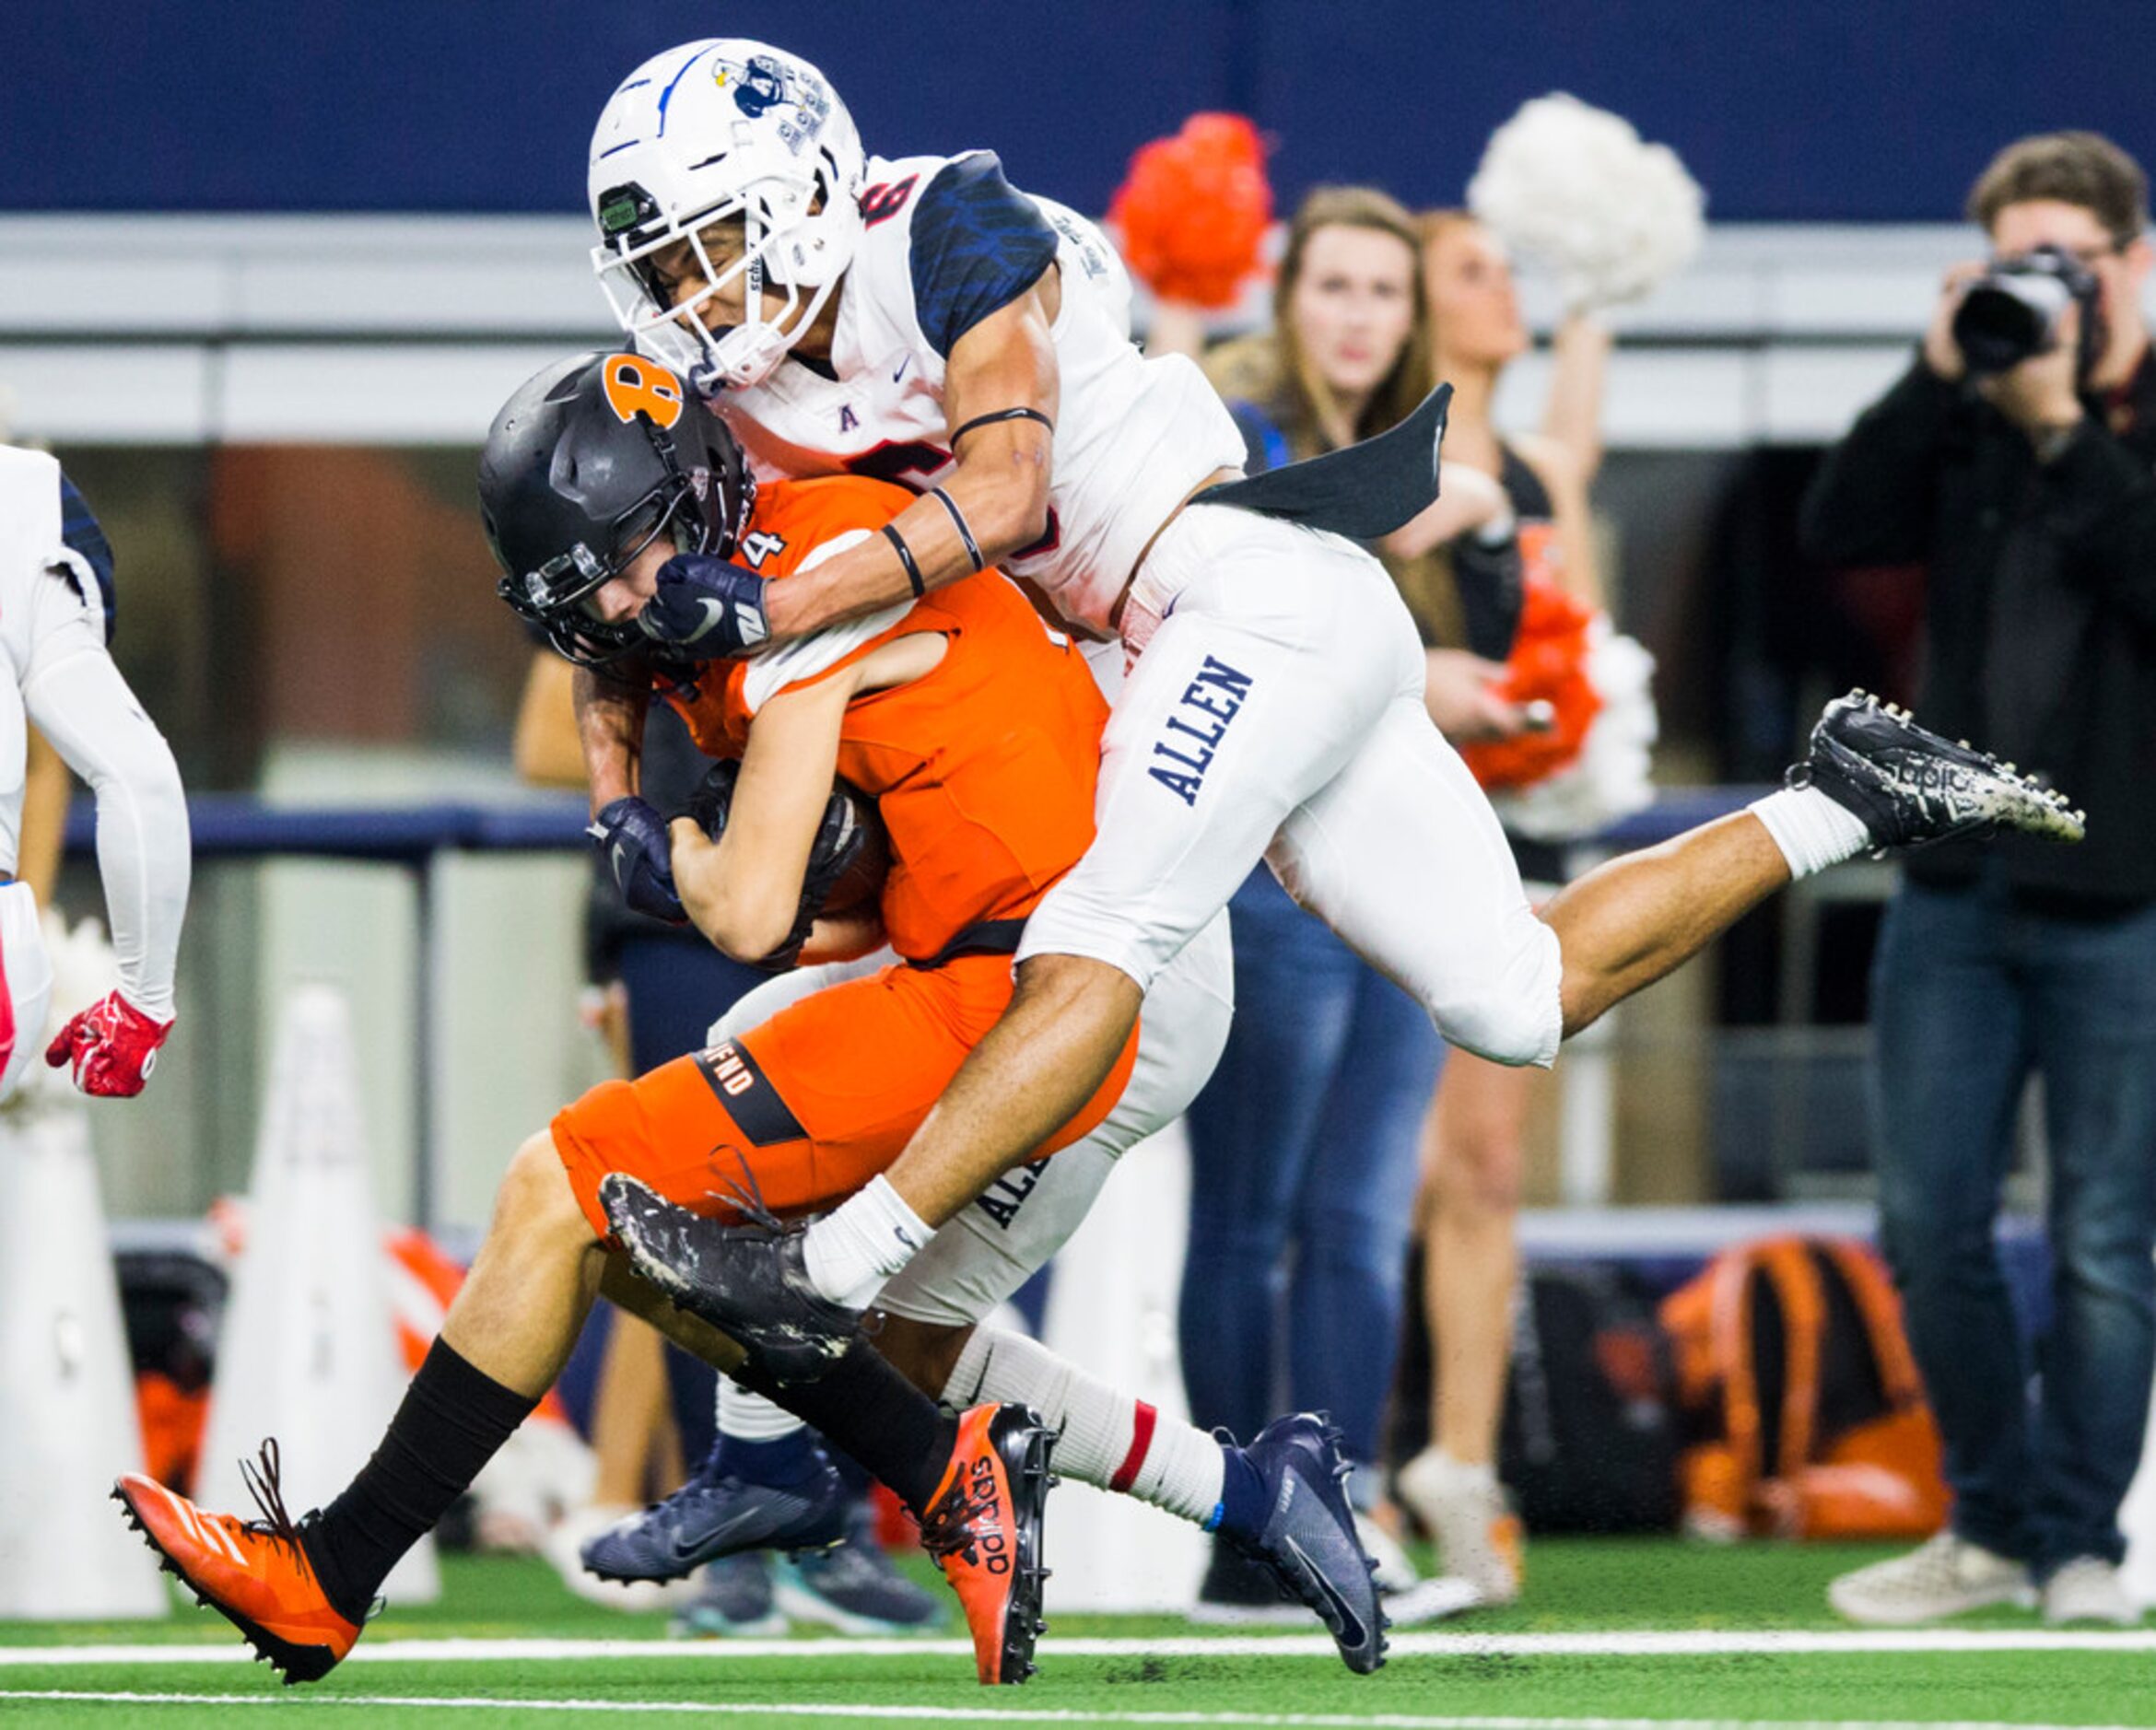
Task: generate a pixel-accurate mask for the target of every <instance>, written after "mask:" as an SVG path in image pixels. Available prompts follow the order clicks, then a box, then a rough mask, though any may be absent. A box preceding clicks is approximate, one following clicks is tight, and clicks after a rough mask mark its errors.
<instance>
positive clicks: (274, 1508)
mask: <svg viewBox="0 0 2156 1730" xmlns="http://www.w3.org/2000/svg"><path fill="white" fill-rule="evenodd" d="M282 1463H283V1462H282V1456H281V1455H280V1454H279V1452H278V1448H277V1439H276V1437H275V1436H268V1437H265V1438H264V1441H263V1444H262V1449H261V1464H260V1465H259V1466H257V1465H256V1464H255V1463H254V1462H253V1461H252V1460H241V1461H240V1482H241V1483H243V1484H245V1485H246V1486H247V1493H248V1494H249V1495H251V1496H252V1497H253V1498H254V1505H255V1506H256V1507H258V1508H260V1509H261V1510H262V1518H261V1519H259V1520H250V1521H248V1522H247V1525H246V1529H247V1530H248V1531H250V1532H253V1533H256V1534H258V1535H260V1536H261V1537H266V1538H268V1539H270V1540H271V1541H272V1542H273V1543H277V1544H282V1545H284V1546H285V1547H286V1548H287V1549H289V1550H290V1551H291V1552H292V1557H293V1560H294V1561H297V1562H298V1563H299V1566H300V1567H302V1568H304V1569H305V1570H306V1571H307V1572H309V1573H312V1572H314V1564H313V1563H312V1562H311V1561H309V1560H308V1558H307V1549H306V1546H305V1545H303V1544H302V1543H300V1541H299V1526H298V1525H294V1524H293V1521H292V1516H291V1515H290V1514H287V1512H286V1511H285V1495H284V1486H283V1485H282V1484H281V1483H280V1482H279V1481H278V1478H279V1467H280V1466H281V1465H282Z"/></svg>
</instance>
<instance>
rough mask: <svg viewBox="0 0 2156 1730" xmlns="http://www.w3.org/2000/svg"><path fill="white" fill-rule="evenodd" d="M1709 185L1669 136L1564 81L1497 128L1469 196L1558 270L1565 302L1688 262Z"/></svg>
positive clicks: (1616, 293)
mask: <svg viewBox="0 0 2156 1730" xmlns="http://www.w3.org/2000/svg"><path fill="white" fill-rule="evenodd" d="M1705 205H1706V194H1705V193H1704V192H1702V191H1701V190H1700V186H1699V183H1698V182H1697V181H1694V180H1693V178H1692V176H1691V175H1689V174H1687V173H1686V172H1685V171H1684V165H1683V164H1682V163H1681V162H1680V161H1679V160H1678V159H1677V157H1676V154H1675V152H1673V151H1672V150H1670V147H1669V146H1667V145H1650V144H1643V143H1642V142H1641V141H1640V136H1639V134H1638V133H1636V132H1635V131H1634V130H1633V127H1632V125H1631V123H1629V122H1628V121H1625V120H1623V119H1621V118H1620V117H1619V116H1617V115H1615V114H1612V113H1610V112H1608V111H1606V110H1603V109H1599V108H1592V107H1589V106H1588V104H1587V103H1585V102H1582V101H1581V100H1580V99H1578V98H1577V97H1573V96H1566V95H1564V94H1563V93H1562V92H1560V93H1558V94H1557V95H1554V96H1543V97H1537V98H1536V99H1534V100H1533V101H1531V102H1527V103H1524V104H1523V105H1522V106H1521V108H1520V111H1519V112H1518V113H1517V114H1515V115H1514V116H1513V117H1512V118H1511V119H1510V120H1508V121H1506V123H1505V124H1504V125H1502V126H1500V127H1498V129H1497V130H1496V132H1495V133H1494V134H1492V135H1491V138H1490V143H1489V146H1488V148H1486V149H1485V150H1484V151H1483V152H1482V166H1481V167H1479V168H1478V169H1476V170H1475V177H1474V179H1473V180H1471V181H1469V182H1468V206H1469V208H1470V209H1471V210H1472V211H1473V212H1474V213H1475V215H1476V216H1479V217H1480V218H1481V219H1482V221H1483V222H1484V223H1485V224H1487V225H1488V226H1489V228H1491V229H1492V231H1493V232H1494V233H1495V234H1496V235H1497V237H1498V238H1499V239H1500V240H1503V241H1504V242H1505V243H1506V246H1507V247H1509V248H1511V249H1512V250H1513V251H1516V252H1518V253H1520V254H1522V255H1524V256H1526V257H1528V258H1531V259H1533V260H1535V261H1536V262H1537V263H1541V264H1543V265H1545V266H1546V267H1548V268H1549V269H1550V270H1552V271H1554V272H1555V273H1556V275H1557V277H1558V281H1559V283H1560V284H1561V286H1562V287H1563V291H1564V303H1565V305H1566V306H1567V307H1568V308H1571V309H1573V310H1580V309H1585V308H1592V307H1605V306H1613V305H1615V304H1617V303H1618V302H1620V301H1625V300H1636V299H1639V298H1641V297H1642V296H1645V295H1647V294H1650V293H1652V292H1653V291H1654V290H1655V289H1656V288H1658V287H1659V286H1661V285H1662V284H1663V283H1664V282H1667V281H1668V280H1669V279H1670V277H1671V276H1672V275H1675V274H1676V273H1677V272H1678V271H1680V270H1681V269H1683V267H1684V266H1685V265H1686V264H1688V263H1691V261H1692V258H1693V254H1694V253H1696V252H1697V251H1699V243H1700V238H1701V236H1702V234H1703V232H1704V231H1705V225H1704V223H1703V220H1702V212H1703V211H1704V210H1705Z"/></svg>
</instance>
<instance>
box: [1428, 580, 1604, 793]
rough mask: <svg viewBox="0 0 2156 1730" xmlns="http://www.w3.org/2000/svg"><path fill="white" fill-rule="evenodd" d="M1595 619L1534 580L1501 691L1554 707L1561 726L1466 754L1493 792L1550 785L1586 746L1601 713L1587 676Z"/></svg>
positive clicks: (1467, 748)
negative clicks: (1549, 780)
mask: <svg viewBox="0 0 2156 1730" xmlns="http://www.w3.org/2000/svg"><path fill="white" fill-rule="evenodd" d="M1593 620H1594V614H1593V612H1592V611H1591V610H1590V609H1589V608H1588V606H1587V605H1586V603H1585V602H1580V601H1577V600H1575V599H1574V598H1573V597H1572V596H1571V595H1569V594H1567V593H1565V591H1564V590H1562V589H1560V588H1558V587H1557V585H1556V584H1554V583H1552V582H1548V581H1544V580H1542V579H1539V578H1533V577H1530V578H1529V579H1528V583H1527V597H1526V602H1525V604H1524V605H1523V606H1522V607H1521V609H1520V615H1519V635H1518V636H1517V637H1514V638H1513V642H1512V654H1511V656H1510V657H1509V658H1508V659H1507V660H1506V663H1505V677H1504V679H1503V680H1501V681H1500V682H1499V684H1498V689H1499V691H1500V692H1501V693H1502V694H1503V696H1505V698H1506V701H1507V702H1511V703H1532V702H1536V701H1541V702H1544V703H1547V704H1549V705H1550V706H1551V707H1552V708H1553V709H1554V710H1555V711H1556V724H1555V725H1554V726H1553V727H1551V728H1550V729H1549V730H1548V731H1546V732H1539V733H1521V734H1519V735H1518V736H1517V737H1516V738H1512V739H1496V740H1492V741H1490V742H1488V743H1485V744H1473V745H1462V746H1461V747H1460V752H1459V754H1460V755H1461V756H1462V757H1464V758H1466V759H1467V766H1468V768H1469V769H1470V770H1471V771H1472V773H1473V775H1474V777H1475V779H1476V780H1478V781H1480V782H1481V783H1482V785H1483V786H1484V787H1485V788H1487V789H1490V790H1491V791H1492V792H1495V791H1498V790H1499V789H1504V788H1508V787H1531V786H1532V785H1533V784H1534V783H1535V782H1537V781H1540V780H1543V779H1546V778H1547V777H1550V776H1552V775H1554V774H1556V773H1557V771H1558V770H1560V769H1562V768H1565V767H1567V766H1570V765H1571V764H1572V763H1573V761H1574V760H1575V759H1576V758H1577V757H1578V755H1579V753H1580V748H1581V747H1582V746H1583V745H1585V744H1586V743H1587V736H1588V728H1590V727H1592V726H1593V725H1594V724H1595V717H1596V716H1597V715H1599V714H1600V713H1601V712H1602V699H1601V696H1600V694H1599V692H1597V691H1596V689H1595V687H1594V685H1593V684H1591V683H1590V682H1589V681H1588V672H1587V660H1588V625H1590V624H1591V623H1593Z"/></svg>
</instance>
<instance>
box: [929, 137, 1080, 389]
mask: <svg viewBox="0 0 2156 1730" xmlns="http://www.w3.org/2000/svg"><path fill="white" fill-rule="evenodd" d="M912 243H913V303H914V310H915V314H916V316H917V317H918V318H919V320H920V329H921V334H922V335H924V336H925V337H927V338H928V341H929V345H930V346H931V347H932V348H933V349H934V350H935V351H936V353H937V354H939V355H941V356H943V357H944V358H945V359H948V358H950V354H951V349H952V347H953V345H955V344H956V342H957V341H958V339H959V338H960V337H961V336H963V335H965V334H966V333H967V331H970V330H971V329H972V328H973V327H974V326H975V325H976V324H978V323H979V322H980V321H981V320H983V319H985V318H987V317H988V316H989V314H990V313H991V312H997V311H1001V310H1002V309H1003V308H1004V307H1007V306H1009V305H1010V304H1011V302H1012V301H1014V300H1015V299H1017V298H1018V297H1019V296H1020V295H1022V294H1024V293H1025V291H1026V290H1027V289H1028V288H1030V287H1032V286H1033V285H1034V284H1035V283H1037V282H1038V281H1039V280H1040V279H1041V277H1042V276H1043V275H1045V274H1046V273H1047V271H1048V267H1049V265H1050V264H1052V263H1055V262H1056V231H1055V229H1053V228H1050V227H1049V220H1048V218H1047V217H1046V216H1042V215H1041V213H1040V206H1039V205H1036V204H1035V203H1034V202H1033V200H1031V199H1030V198H1028V197H1026V196H1025V193H1021V192H1018V191H1017V190H1016V189H1014V187H1013V186H1012V184H1011V182H1010V181H1006V180H1005V179H1004V178H1003V165H1002V162H1000V161H999V160H997V158H996V156H995V153H994V152H993V151H990V150H980V151H976V152H975V153H973V154H972V155H970V156H964V157H960V158H957V160H955V162H952V163H950V164H949V165H948V166H946V167H945V168H943V169H941V170H940V171H939V172H938V173H937V175H936V177H935V179H933V180H932V181H930V182H929V183H928V185H927V186H926V187H924V188H923V189H922V190H921V193H920V199H919V200H918V201H917V202H916V204H915V205H914V211H913V233H912Z"/></svg>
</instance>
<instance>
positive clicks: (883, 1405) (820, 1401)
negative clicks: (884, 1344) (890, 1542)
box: [734, 1339, 958, 1518]
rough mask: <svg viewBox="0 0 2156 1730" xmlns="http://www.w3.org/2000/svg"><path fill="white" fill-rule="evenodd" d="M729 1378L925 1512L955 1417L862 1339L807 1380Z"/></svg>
mask: <svg viewBox="0 0 2156 1730" xmlns="http://www.w3.org/2000/svg"><path fill="white" fill-rule="evenodd" d="M734 1379H735V1380H736V1381H738V1382H740V1383H741V1385H743V1386H744V1387H753V1388H754V1389H755V1391H756V1392H757V1393H759V1394H762V1395H764V1396H765V1397H767V1398H768V1399H771V1400H773V1401H775V1402H777V1403H778V1404H779V1405H780V1406H782V1407H784V1408H785V1409H787V1410H788V1411H790V1412H791V1413H792V1414H793V1415H794V1416H795V1417H796V1418H799V1419H801V1420H803V1421H804V1422H805V1423H807V1424H808V1425H809V1426H810V1427H811V1428H812V1429H815V1430H820V1431H822V1432H824V1440H825V1441H826V1442H828V1443H830V1444H832V1445H833V1446H835V1447H840V1448H843V1449H845V1450H846V1452H847V1453H849V1454H850V1455H852V1456H853V1457H854V1458H855V1459H856V1460H858V1461H860V1463H861V1465H862V1466H863V1467H866V1468H867V1469H868V1470H869V1471H870V1472H872V1473H873V1474H874V1475H875V1476H876V1477H878V1478H880V1479H883V1480H884V1482H885V1483H886V1484H888V1485H889V1486H890V1487H891V1489H892V1490H894V1491H895V1492H896V1495H897V1497H898V1500H899V1501H901V1502H904V1503H905V1504H906V1505H907V1506H908V1507H909V1508H911V1509H912V1510H913V1512H914V1514H915V1516H916V1517H917V1518H918V1517H919V1516H920V1515H921V1514H925V1513H927V1512H928V1504H929V1500H930V1498H931V1497H932V1496H933V1495H934V1494H935V1493H936V1486H937V1485H938V1484H940V1483H942V1482H943V1473H944V1471H945V1470H946V1469H947V1468H948V1467H949V1466H950V1464H951V1451H952V1450H953V1449H954V1448H955V1447H956V1446H957V1445H958V1420H957V1419H955V1418H946V1417H944V1416H943V1412H942V1411H941V1410H940V1409H938V1407H937V1405H936V1403H935V1401H934V1400H932V1399H931V1398H930V1397H928V1396H927V1395H926V1394H924V1393H922V1392H921V1391H920V1389H919V1388H918V1387H916V1386H914V1385H913V1384H912V1383H911V1382H909V1381H908V1380H907V1379H906V1378H905V1377H904V1376H903V1375H901V1374H899V1373H898V1372H897V1371H896V1370H895V1369H893V1368H892V1367H891V1365H890V1363H889V1362H888V1361H886V1360H885V1358H884V1357H883V1356H882V1355H881V1354H879V1353H878V1352H877V1350H875V1348H874V1347H873V1346H872V1345H870V1344H869V1342H868V1341H867V1340H865V1339H856V1340H855V1341H854V1342H853V1343H852V1344H851V1345H850V1346H849V1347H848V1348H847V1349H846V1355H845V1356H844V1357H842V1358H840V1359H839V1360H838V1362H837V1363H835V1364H833V1365H832V1366H831V1369H830V1371H829V1373H827V1374H826V1375H825V1376H824V1377H823V1378H822V1379H821V1380H819V1381H814V1382H800V1383H796V1384H794V1385H791V1386H787V1387H776V1386H773V1385H771V1384H769V1383H767V1382H765V1381H763V1380H762V1379H760V1378H758V1377H756V1376H755V1375H753V1373H747V1372H744V1373H741V1374H737V1375H736V1376H735V1377H734Z"/></svg>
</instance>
